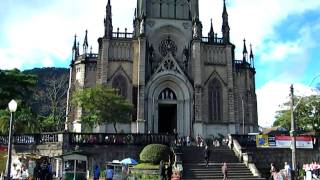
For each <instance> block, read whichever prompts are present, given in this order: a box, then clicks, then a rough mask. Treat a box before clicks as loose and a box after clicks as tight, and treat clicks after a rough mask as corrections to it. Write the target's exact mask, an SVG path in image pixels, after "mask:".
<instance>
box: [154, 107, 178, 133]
mask: <svg viewBox="0 0 320 180" xmlns="http://www.w3.org/2000/svg"><path fill="white" fill-rule="evenodd" d="M158 112H159V115H158V117H159V120H158V123H159V125H158V127H159V133H173V131H174V129H177V104H159V110H158Z"/></svg>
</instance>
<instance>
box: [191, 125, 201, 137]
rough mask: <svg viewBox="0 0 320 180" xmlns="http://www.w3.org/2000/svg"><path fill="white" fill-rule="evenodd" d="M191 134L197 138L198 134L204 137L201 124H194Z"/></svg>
mask: <svg viewBox="0 0 320 180" xmlns="http://www.w3.org/2000/svg"><path fill="white" fill-rule="evenodd" d="M193 132H194V135H193V136H194V137H197V135H198V134H199V135H200V136H201V137H204V133H203V122H195V123H194V124H193Z"/></svg>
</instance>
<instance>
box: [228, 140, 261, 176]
mask: <svg viewBox="0 0 320 180" xmlns="http://www.w3.org/2000/svg"><path fill="white" fill-rule="evenodd" d="M245 137H248V135H229V144H228V146H229V147H230V148H231V149H232V150H233V151H234V153H235V154H236V156H237V157H238V158H239V160H240V161H241V162H243V163H244V164H245V165H246V166H247V167H248V168H249V169H250V171H251V173H252V174H253V175H254V176H258V177H261V173H260V172H259V170H258V168H257V167H256V165H255V164H254V162H253V160H252V155H251V154H250V153H248V152H245V148H243V147H242V146H241V143H245V144H247V145H249V146H252V137H251V136H250V137H249V138H245ZM238 138H239V139H240V141H241V143H240V142H238V140H239V139H238Z"/></svg>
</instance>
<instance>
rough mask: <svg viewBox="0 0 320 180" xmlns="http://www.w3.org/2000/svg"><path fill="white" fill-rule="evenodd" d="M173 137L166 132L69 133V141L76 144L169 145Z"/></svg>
mask: <svg viewBox="0 0 320 180" xmlns="http://www.w3.org/2000/svg"><path fill="white" fill-rule="evenodd" d="M174 139H175V136H174V135H168V134H110V133H69V143H70V144H76V145H147V144H166V145H171V144H172V143H173V142H174Z"/></svg>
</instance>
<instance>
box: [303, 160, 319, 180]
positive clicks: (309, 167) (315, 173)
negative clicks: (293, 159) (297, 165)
mask: <svg viewBox="0 0 320 180" xmlns="http://www.w3.org/2000/svg"><path fill="white" fill-rule="evenodd" d="M302 169H303V170H304V172H305V173H304V177H305V179H306V180H312V179H316V178H318V177H319V175H320V164H319V163H318V162H316V161H313V162H311V163H309V164H303V167H302Z"/></svg>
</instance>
